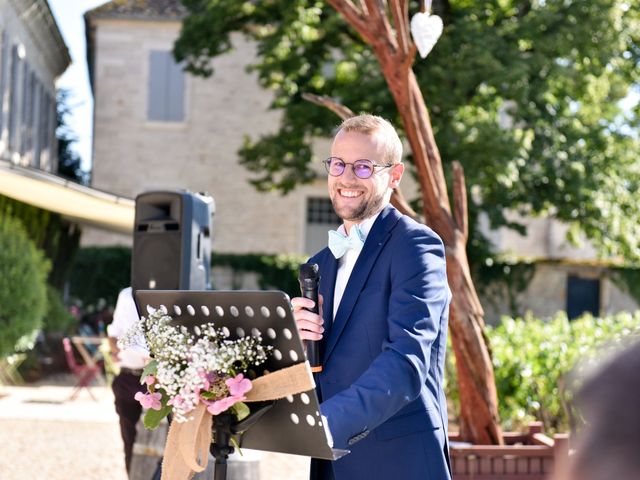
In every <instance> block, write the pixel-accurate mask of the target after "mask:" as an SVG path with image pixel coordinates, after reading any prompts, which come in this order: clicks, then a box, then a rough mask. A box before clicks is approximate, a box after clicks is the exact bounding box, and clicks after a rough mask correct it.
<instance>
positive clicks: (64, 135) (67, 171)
mask: <svg viewBox="0 0 640 480" xmlns="http://www.w3.org/2000/svg"><path fill="white" fill-rule="evenodd" d="M71 95H72V92H71V91H70V90H68V89H65V88H61V89H59V90H58V91H57V95H56V120H57V127H56V140H57V141H58V170H57V173H58V175H60V176H61V177H65V178H68V179H69V180H71V181H73V182H76V183H80V184H82V185H89V172H87V171H84V170H82V167H81V163H82V159H81V158H80V155H78V153H77V152H76V151H75V150H74V149H73V144H74V143H76V142H77V141H78V137H76V135H75V134H74V132H73V131H72V130H71V127H69V124H68V121H69V119H68V117H69V115H71V111H72V109H73V107H72V106H71V105H69V99H70V97H71Z"/></svg>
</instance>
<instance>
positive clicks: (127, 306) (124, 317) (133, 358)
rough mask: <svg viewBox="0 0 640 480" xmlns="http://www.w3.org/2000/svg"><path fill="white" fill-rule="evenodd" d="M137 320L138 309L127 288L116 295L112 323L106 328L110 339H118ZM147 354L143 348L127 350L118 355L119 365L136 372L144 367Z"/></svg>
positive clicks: (130, 290) (130, 291)
mask: <svg viewBox="0 0 640 480" xmlns="http://www.w3.org/2000/svg"><path fill="white" fill-rule="evenodd" d="M138 320H139V317H138V309H137V308H136V304H135V301H134V300H133V293H132V289H131V287H127V288H125V289H124V290H122V291H121V292H120V294H119V295H118V301H117V302H116V308H115V310H114V311H113V322H112V323H111V324H110V325H109V326H108V327H107V333H108V335H109V336H110V337H114V338H120V337H122V336H123V335H124V334H125V333H126V332H127V330H129V328H130V327H131V326H132V325H133V324H134V323H136V322H137V321H138ZM147 356H148V352H146V351H145V350H144V348H142V347H140V348H127V349H125V350H120V352H119V353H118V359H119V362H118V363H119V365H120V366H121V367H124V368H131V369H133V370H138V369H141V368H144V366H145V365H146V358H147Z"/></svg>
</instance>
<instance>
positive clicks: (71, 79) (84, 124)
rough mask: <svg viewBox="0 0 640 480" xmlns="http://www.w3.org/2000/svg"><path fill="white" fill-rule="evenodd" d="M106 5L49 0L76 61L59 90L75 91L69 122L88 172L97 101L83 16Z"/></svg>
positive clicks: (96, 1)
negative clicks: (95, 99) (94, 103)
mask: <svg viewBox="0 0 640 480" xmlns="http://www.w3.org/2000/svg"><path fill="white" fill-rule="evenodd" d="M103 3H107V2H106V1H105V0H49V6H50V7H51V11H52V12H53V15H54V17H55V19H56V23H57V24H58V28H59V29H60V31H61V32H62V36H63V37H64V41H65V43H66V44H67V48H68V49H69V53H70V54H71V59H72V61H73V62H72V64H71V65H70V66H69V67H68V68H67V70H66V71H65V73H64V74H63V75H62V76H61V77H60V78H59V79H58V82H57V83H56V86H57V87H58V88H66V89H69V90H71V98H70V104H71V106H72V107H73V110H72V115H71V118H69V126H70V127H71V129H72V130H73V131H74V133H75V134H76V136H77V137H78V143H77V144H76V145H75V149H76V151H77V152H78V153H79V154H80V157H81V158H82V168H83V169H85V170H87V169H89V168H90V165H91V130H92V126H93V97H92V96H91V87H90V86H89V74H88V71H87V60H86V58H87V57H86V40H85V35H84V18H83V14H84V12H86V11H87V10H91V9H92V8H95V7H97V6H98V5H102V4H103Z"/></svg>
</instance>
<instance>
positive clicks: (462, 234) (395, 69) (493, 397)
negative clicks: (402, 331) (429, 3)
mask: <svg viewBox="0 0 640 480" xmlns="http://www.w3.org/2000/svg"><path fill="white" fill-rule="evenodd" d="M328 2H329V3H330V4H331V5H332V6H333V7H334V8H335V9H336V10H337V11H338V12H340V13H341V14H342V15H343V17H344V18H345V19H346V20H347V22H349V24H350V25H351V26H352V27H354V28H355V29H356V30H357V31H358V33H359V34H360V35H361V36H362V37H363V39H364V40H365V42H367V43H368V44H369V45H371V46H372V48H373V50H374V52H375V55H376V57H377V59H378V62H379V63H380V67H381V70H382V73H383V75H384V78H385V80H386V82H387V85H388V86H389V90H390V91H391V94H392V95H393V98H394V100H395V103H396V106H397V108H398V112H399V113H400V116H401V118H402V123H403V126H404V130H405V133H406V135H407V139H408V140H409V143H410V145H411V151H412V153H413V157H414V162H415V165H416V168H417V171H418V178H419V182H420V189H421V194H422V207H423V212H424V218H425V221H426V223H427V225H429V226H430V227H431V228H433V229H434V230H435V231H436V232H437V233H438V234H439V235H440V237H441V238H442V240H443V242H444V245H445V249H446V256H447V275H448V279H449V286H450V287H451V290H452V293H453V299H452V305H451V315H450V321H449V326H450V332H451V340H452V345H453V350H454V354H455V357H456V368H457V374H458V386H459V389H460V406H461V412H460V434H461V438H462V439H463V440H466V441H470V442H473V443H475V444H482V445H487V444H488V445H492V444H502V443H503V439H502V432H501V430H500V425H499V419H498V401H497V393H496V387H495V378H494V374H493V366H492V364H491V356H490V354H489V349H488V347H487V342H486V338H485V336H484V320H483V315H484V312H483V310H482V306H481V305H480V301H479V299H478V295H477V293H476V290H475V287H474V285H473V280H472V279H471V273H470V271H469V262H468V259H467V253H466V244H467V237H468V224H467V222H468V219H467V196H466V188H465V184H464V173H463V170H462V167H461V166H460V165H459V164H457V163H456V162H454V164H453V169H454V183H453V197H454V203H453V208H452V205H451V203H450V201H449V195H448V192H447V184H446V181H445V177H444V171H443V169H442V162H441V159H440V153H439V151H438V147H437V145H436V142H435V138H434V136H433V130H432V128H431V122H430V120H429V112H428V110H427V107H426V104H425V101H424V98H423V96H422V92H421V91H420V88H419V86H418V82H417V80H416V77H415V74H414V72H413V69H412V68H411V65H412V64H413V59H414V57H415V52H416V48H415V45H413V43H412V42H411V38H410V36H409V16H408V2H407V1H406V0H388V1H387V2H380V1H379V0H360V1H359V2H358V6H356V4H355V3H353V2H352V1H351V0H328ZM385 5H387V6H386V7H385ZM390 19H392V21H393V26H392V25H391V24H390Z"/></svg>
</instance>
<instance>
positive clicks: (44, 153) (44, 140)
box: [40, 89, 51, 167]
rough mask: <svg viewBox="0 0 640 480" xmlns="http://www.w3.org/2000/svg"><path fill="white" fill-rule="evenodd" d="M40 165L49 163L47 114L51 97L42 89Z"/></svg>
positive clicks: (49, 112) (49, 113)
mask: <svg viewBox="0 0 640 480" xmlns="http://www.w3.org/2000/svg"><path fill="white" fill-rule="evenodd" d="M40 105H41V108H40V166H41V167H42V166H43V165H47V164H48V163H49V159H50V154H51V149H50V145H49V116H50V115H51V97H50V96H49V94H48V93H47V91H46V90H44V89H43V91H42V100H41V102H40Z"/></svg>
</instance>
